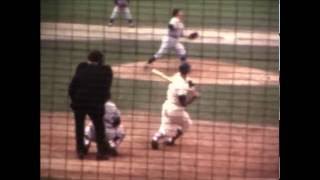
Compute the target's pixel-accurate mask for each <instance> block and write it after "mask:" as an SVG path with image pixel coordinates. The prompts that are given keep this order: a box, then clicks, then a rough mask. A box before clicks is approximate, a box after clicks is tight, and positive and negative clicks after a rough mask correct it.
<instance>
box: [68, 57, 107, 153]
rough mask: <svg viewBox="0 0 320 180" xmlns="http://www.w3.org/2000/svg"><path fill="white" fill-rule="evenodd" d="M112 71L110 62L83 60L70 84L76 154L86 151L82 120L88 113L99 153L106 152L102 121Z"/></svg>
mask: <svg viewBox="0 0 320 180" xmlns="http://www.w3.org/2000/svg"><path fill="white" fill-rule="evenodd" d="M112 78H113V73H112V69H111V67H110V66H109V65H99V64H92V63H87V62H83V63H80V64H79V65H78V67H77V69H76V73H75V75H74V77H73V79H72V81H71V83H70V86H69V96H70V98H71V108H72V109H73V111H74V116H75V125H76V128H75V130H76V148H77V152H78V153H86V152H85V150H86V149H85V145H84V121H85V116H86V115H89V117H90V119H91V120H92V122H93V125H94V127H95V130H96V138H97V149H98V153H100V154H105V153H106V151H107V150H108V148H109V144H106V143H105V142H106V141H105V138H106V137H105V132H104V130H105V127H104V123H103V120H102V118H103V115H104V104H105V102H106V101H108V100H109V99H110V87H111V84H112Z"/></svg>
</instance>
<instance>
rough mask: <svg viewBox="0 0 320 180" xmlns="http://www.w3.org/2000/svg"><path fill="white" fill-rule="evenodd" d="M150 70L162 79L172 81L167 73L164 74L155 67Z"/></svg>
mask: <svg viewBox="0 0 320 180" xmlns="http://www.w3.org/2000/svg"><path fill="white" fill-rule="evenodd" d="M151 72H152V73H153V74H155V75H157V76H159V77H161V78H162V79H164V80H167V81H169V82H172V80H171V78H170V77H169V76H167V75H165V74H164V73H163V72H161V71H159V70H157V69H152V70H151Z"/></svg>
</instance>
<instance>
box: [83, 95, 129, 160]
mask: <svg viewBox="0 0 320 180" xmlns="http://www.w3.org/2000/svg"><path fill="white" fill-rule="evenodd" d="M104 107H105V114H104V116H103V121H104V124H105V128H106V129H105V133H106V140H107V141H108V143H109V144H110V148H111V154H112V155H114V156H117V155H118V151H117V148H118V147H119V145H120V144H121V142H122V141H123V139H124V137H125V133H124V130H123V126H122V125H121V118H120V111H119V110H118V108H117V107H116V105H115V104H114V103H113V102H111V101H107V102H106V103H105V106H104ZM95 136H96V135H95V130H94V126H93V124H92V123H89V124H88V125H87V126H86V127H85V140H84V141H85V147H86V151H89V148H90V145H91V142H92V141H95Z"/></svg>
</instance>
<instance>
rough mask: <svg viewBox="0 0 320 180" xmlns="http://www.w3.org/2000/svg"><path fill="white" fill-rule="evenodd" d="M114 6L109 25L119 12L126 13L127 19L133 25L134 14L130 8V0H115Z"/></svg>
mask: <svg viewBox="0 0 320 180" xmlns="http://www.w3.org/2000/svg"><path fill="white" fill-rule="evenodd" d="M114 4H115V6H114V8H113V11H112V14H111V16H110V20H109V26H112V25H113V22H114V19H115V18H116V17H117V16H118V14H119V13H122V14H124V16H125V18H126V20H127V21H128V23H129V25H130V27H133V22H132V15H131V12H130V9H129V0H114Z"/></svg>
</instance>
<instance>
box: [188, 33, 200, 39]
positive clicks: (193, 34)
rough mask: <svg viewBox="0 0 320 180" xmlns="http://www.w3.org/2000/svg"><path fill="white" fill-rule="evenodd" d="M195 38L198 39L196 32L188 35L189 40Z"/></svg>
mask: <svg viewBox="0 0 320 180" xmlns="http://www.w3.org/2000/svg"><path fill="white" fill-rule="evenodd" d="M197 37H199V34H198V33H197V32H193V33H191V34H190V35H189V39H196V38H197Z"/></svg>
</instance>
